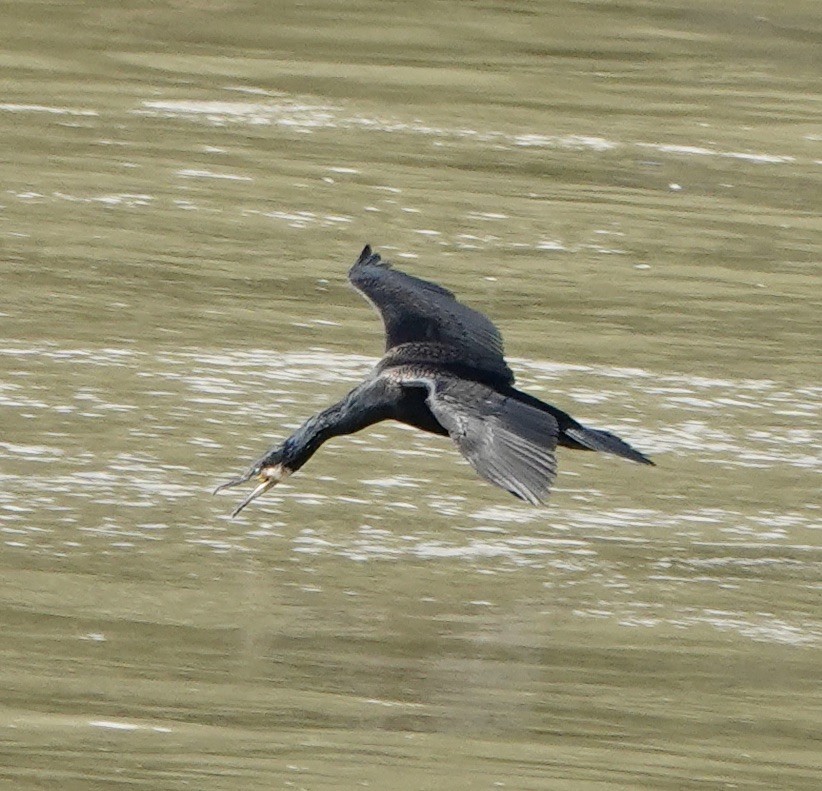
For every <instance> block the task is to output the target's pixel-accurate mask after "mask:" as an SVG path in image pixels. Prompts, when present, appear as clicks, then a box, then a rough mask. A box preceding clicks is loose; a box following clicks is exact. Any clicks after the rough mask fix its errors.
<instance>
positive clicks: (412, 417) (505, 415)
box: [215, 245, 653, 517]
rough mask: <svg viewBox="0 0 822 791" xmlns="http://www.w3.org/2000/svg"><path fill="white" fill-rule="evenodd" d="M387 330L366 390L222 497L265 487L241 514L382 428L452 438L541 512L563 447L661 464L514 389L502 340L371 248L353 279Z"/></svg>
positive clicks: (310, 425) (326, 413)
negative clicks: (250, 485) (323, 454)
mask: <svg viewBox="0 0 822 791" xmlns="http://www.w3.org/2000/svg"><path fill="white" fill-rule="evenodd" d="M348 279H349V280H350V281H351V283H352V285H353V286H354V288H356V289H357V290H358V291H359V292H361V293H362V294H363V296H365V298H366V299H367V300H368V301H369V302H371V303H372V304H373V305H374V307H375V308H376V309H377V311H378V312H379V313H380V315H381V316H382V320H383V323H384V324H385V354H384V356H383V357H382V359H381V360H380V361H379V362H378V363H377V365H376V367H375V368H374V370H373V371H372V372H371V373H370V374H369V375H368V377H367V378H366V379H365V381H364V382H362V383H361V384H359V385H358V386H357V387H355V388H354V389H353V390H352V391H351V392H350V393H348V395H346V396H345V397H344V398H343V399H342V400H341V401H339V402H338V403H336V404H333V405H332V406H330V407H328V408H327V409H324V410H323V411H322V412H320V413H318V414H316V415H314V416H313V417H311V418H309V419H308V420H306V421H305V423H303V424H302V426H300V427H299V428H298V429H297V430H296V431H295V432H294V433H293V434H292V435H291V436H290V437H288V439H286V440H285V441H283V442H281V443H280V444H279V445H277V446H275V447H273V448H271V450H269V451H268V452H267V453H266V454H265V455H264V456H263V457H262V458H261V459H259V460H258V461H256V462H255V463H254V464H253V465H251V467H250V468H249V469H248V471H247V472H246V473H245V474H244V475H241V476H240V477H238V478H234V479H233V480H231V481H228V483H224V484H222V485H221V486H218V487H217V489H216V490H215V494H216V493H217V492H219V491H221V490H223V489H228V488H231V487H233V486H238V485H239V484H243V483H246V482H247V481H250V480H257V481H259V483H258V485H257V486H256V487H255V488H254V490H253V491H252V492H251V494H249V495H248V497H246V498H245V499H244V500H243V501H242V502H241V503H240V504H239V505H238V506H237V507H236V508H235V509H234V511H233V513H232V514H231V515H232V517H234V516H236V515H237V514H239V513H240V511H242V510H243V508H245V507H246V506H247V505H248V504H249V503H250V502H252V500H255V499H256V498H257V497H259V496H260V495H261V494H263V493H264V492H266V491H268V489H270V488H271V487H272V486H274V485H275V484H277V483H279V482H280V481H282V480H283V479H284V478H286V477H287V476H289V475H291V474H292V473H295V472H296V471H297V470H299V469H300V468H301V467H302V466H303V465H304V464H305V463H306V462H307V461H308V460H309V459H310V458H311V457H312V456H313V455H314V453H316V452H317V450H318V449H319V447H320V445H322V444H323V443H324V442H325V441H326V440H329V439H331V438H332V437H337V436H340V435H343V434H353V433H354V432H356V431H360V430H361V429H364V428H366V427H367V426H370V425H373V424H374V423H378V422H379V421H381V420H389V419H391V420H398V421H399V422H401V423H406V424H408V425H410V426H414V427H416V428H418V429H422V430H423V431H429V432H431V433H433V434H440V435H443V436H449V437H451V439H452V440H453V441H454V443H455V444H456V446H457V448H458V449H459V451H460V453H462V455H463V456H464V457H465V458H466V459H467V460H468V462H469V463H470V464H471V466H472V467H473V468H474V469H475V470H476V471H477V473H479V475H481V476H482V477H483V478H485V479H486V480H488V481H490V482H491V483H493V484H495V485H497V486H499V487H500V488H502V489H505V490H507V491H509V492H511V494H513V495H515V496H517V497H519V498H520V499H521V500H525V501H526V502H528V503H531V504H533V505H539V504H540V503H542V502H543V501H544V500H545V499H546V497H547V496H548V494H549V492H550V489H551V485H552V484H553V482H554V479H555V478H556V474H557V461H556V455H555V450H556V447H557V445H562V446H564V447H567V448H574V449H576V450H595V451H604V452H606V453H612V454H615V455H616V456H622V457H623V458H625V459H630V460H631V461H635V462H639V463H640V464H653V462H652V461H651V460H650V459H649V458H648V457H647V456H645V455H643V454H642V453H640V452H639V451H638V450H636V449H635V448H632V447H631V446H630V445H629V444H628V443H627V442H625V441H624V440H622V439H620V438H619V437H617V436H616V435H615V434H612V433H611V432H610V431H602V430H600V429H594V428H589V427H588V426H583V425H582V424H581V423H578V422H577V421H576V420H574V419H573V418H572V417H571V416H570V415H568V414H566V413H565V412H563V411H562V410H560V409H557V408H556V407H555V406H551V405H550V404H546V403H544V402H543V401H540V400H539V399H538V398H535V397H534V396H532V395H529V394H528V393H524V392H522V391H521V390H518V389H517V388H516V387H514V374H513V372H512V371H511V369H510V368H509V367H508V365H507V363H506V362H505V357H504V356H503V345H502V336H501V335H500V332H499V330H498V329H497V328H496V327H495V326H494V325H493V324H492V323H491V321H490V320H489V319H488V318H487V317H486V316H484V315H483V314H482V313H479V312H478V311H476V310H473V309H472V308H469V307H467V306H466V305H463V304H462V303H461V302H458V301H457V299H456V297H455V296H454V295H453V294H452V293H451V292H450V291H448V290H447V289H445V288H443V287H442V286H438V285H437V284H436V283H431V282H429V281H427V280H422V279H421V278H418V277H414V276H413V275H409V274H406V273H405V272H401V271H400V270H398V269H394V268H393V267H392V266H391V264H390V263H388V262H387V261H384V260H383V259H382V258H381V257H380V255H379V254H378V253H375V252H373V251H372V249H371V247H370V246H369V245H366V246H365V247H364V248H363V251H362V253H360V256H359V258H358V259H357V261H356V263H355V264H354V266H352V267H351V270H350V271H349V273H348Z"/></svg>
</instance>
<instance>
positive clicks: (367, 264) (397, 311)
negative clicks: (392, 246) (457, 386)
mask: <svg viewBox="0 0 822 791" xmlns="http://www.w3.org/2000/svg"><path fill="white" fill-rule="evenodd" d="M348 279H349V280H350V281H351V283H352V285H353V286H354V287H355V288H356V289H357V290H358V291H360V292H361V293H362V294H363V295H364V296H365V297H366V298H367V299H368V300H369V302H371V303H372V304H373V305H374V306H375V307H376V308H377V310H378V311H379V313H380V315H381V316H382V320H383V323H384V324H385V350H386V351H389V350H390V349H394V348H395V347H397V346H401V345H403V344H406V343H426V344H432V343H433V344H440V345H442V346H445V347H448V349H449V350H451V351H453V352H456V354H457V356H458V358H459V359H461V360H462V361H463V362H464V364H465V365H466V366H469V367H474V368H478V369H480V370H483V371H486V372H489V373H492V374H494V375H496V376H498V377H500V378H501V379H502V380H503V381H505V382H508V383H512V382H513V381H514V375H513V373H511V369H510V368H508V366H507V365H506V363H505V359H504V357H503V346H502V336H501V335H500V333H499V330H498V329H497V328H496V327H495V326H494V325H493V323H492V322H491V321H490V319H488V318H487V317H486V316H483V314H482V313H479V312H478V311H476V310H472V309H471V308H469V307H466V306H465V305H463V304H461V303H460V302H458V301H457V299H456V297H455V296H454V295H453V294H452V293H451V292H450V291H448V289H445V288H443V287H442V286H438V285H437V284H436V283H431V282H429V281H427V280H422V279H420V278H418V277H413V276H412V275H408V274H406V273H405V272H400V271H399V270H397V269H394V268H392V266H391V264H389V263H388V262H387V261H383V260H382V258H381V257H380V256H379V254H378V253H374V252H372V250H371V247H370V246H369V245H366V246H365V247H364V248H363V251H362V253H360V257H359V258H358V259H357V262H356V263H355V264H354V266H352V267H351V270H350V271H349V273H348Z"/></svg>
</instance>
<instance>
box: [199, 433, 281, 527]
mask: <svg viewBox="0 0 822 791" xmlns="http://www.w3.org/2000/svg"><path fill="white" fill-rule="evenodd" d="M284 455H285V444H283V445H279V446H278V447H276V448H273V449H272V450H270V451H269V452H268V453H266V454H265V456H263V457H262V458H261V459H260V460H259V461H256V462H254V464H252V465H251V467H249V469H248V471H247V472H246V473H245V474H244V475H241V476H240V477H239V478H234V479H233V480H230V481H228V483H224V484H221V485H220V486H218V487H217V488H216V489H215V490H214V494H217V492H221V491H222V490H223V489H231V488H232V487H234V486H239V485H240V484H242V483H245V482H246V481H250V480H252V479H256V480H258V481H260V483H258V484H257V486H256V487H255V488H254V490H253V491H252V492H251V494H249V495H248V497H246V498H245V500H243V501H242V502H241V503H240V504H239V505H238V506H237V507H236V508H235V509H234V510H233V511H232V512H231V518H232V519H233V518H234V517H235V516H237V514H239V513H240V511H242V510H243V508H245V507H246V506H247V505H248V504H249V503H250V502H251V501H252V500H256V499H257V498H258V497H259V496H260V495H261V494H264V493H265V492H267V491H268V490H269V489H270V488H271V487H272V486H276V485H277V484H278V483H279V482H280V481H282V480H285V479H286V478H287V477H288V476H289V475H291V473H292V472H293V470H292V469H291V468H290V467H287V466H286V465H285V464H284V463H283V456H284Z"/></svg>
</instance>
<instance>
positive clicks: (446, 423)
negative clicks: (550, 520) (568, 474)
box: [403, 377, 559, 505]
mask: <svg viewBox="0 0 822 791" xmlns="http://www.w3.org/2000/svg"><path fill="white" fill-rule="evenodd" d="M403 386H409V387H425V388H427V390H428V396H427V397H426V403H427V404H428V407H429V408H430V410H431V412H432V413H433V414H434V417H436V418H437V420H438V421H439V423H440V424H441V425H442V427H443V428H444V429H445V430H446V431H447V432H448V434H449V436H450V437H451V439H453V440H454V442H455V443H456V445H457V447H458V448H459V450H460V452H461V453H462V455H463V456H465V458H466V459H468V461H469V462H470V463H471V466H472V467H473V468H474V469H475V470H476V471H477V472H478V473H479V474H480V475H481V476H482V477H483V478H485V479H486V480H488V481H490V482H491V483H493V484H496V485H497V486H499V487H501V488H503V489H506V490H507V491H509V492H511V494H514V495H516V496H517V497H519V498H520V499H522V500H525V501H527V502H529V503H531V504H532V505H539V504H540V503H541V502H542V501H543V500H544V499H545V498H546V497H547V496H548V493H549V491H550V489H551V485H552V484H553V482H554V479H555V478H556V474H557V461H556V456H555V455H554V450H555V449H556V446H557V435H558V434H559V426H558V425H557V421H556V420H555V418H554V417H553V415H551V414H549V413H548V412H542V411H540V410H539V409H535V408H534V407H530V406H528V405H527V404H523V403H521V402H520V401H515V400H514V399H511V398H507V397H506V396H503V395H500V394H499V393H497V392H496V391H495V390H492V389H491V388H490V387H486V386H485V385H483V384H480V383H478V382H471V381H468V380H465V379H450V378H447V377H419V378H415V379H413V380H410V381H407V382H403Z"/></svg>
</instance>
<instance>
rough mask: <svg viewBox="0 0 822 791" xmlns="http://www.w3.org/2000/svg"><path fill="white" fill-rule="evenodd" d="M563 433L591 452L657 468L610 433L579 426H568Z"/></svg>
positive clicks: (622, 440) (634, 449) (645, 457)
mask: <svg viewBox="0 0 822 791" xmlns="http://www.w3.org/2000/svg"><path fill="white" fill-rule="evenodd" d="M562 433H563V434H565V436H567V437H569V438H570V439H572V440H573V441H574V442H578V443H579V444H580V445H582V446H583V447H584V448H588V449H589V450H598V451H601V452H603V453H613V454H614V455H615V456H621V457H622V458H623V459H630V460H631V461H635V462H637V463H639V464H650V465H652V466H656V465H654V462H652V461H651V460H650V459H649V458H648V457H647V456H645V455H644V454H642V453H640V452H639V451H638V450H637V449H636V448H632V447H631V446H630V445H629V444H628V443H627V442H625V440H624V439H620V438H619V437H618V436H617V435H616V434H612V433H611V432H610V431H603V430H601V429H597V428H588V427H587V426H582V425H579V424H577V425H576V426H568V427H567V428H565V429H563V431H562Z"/></svg>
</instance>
